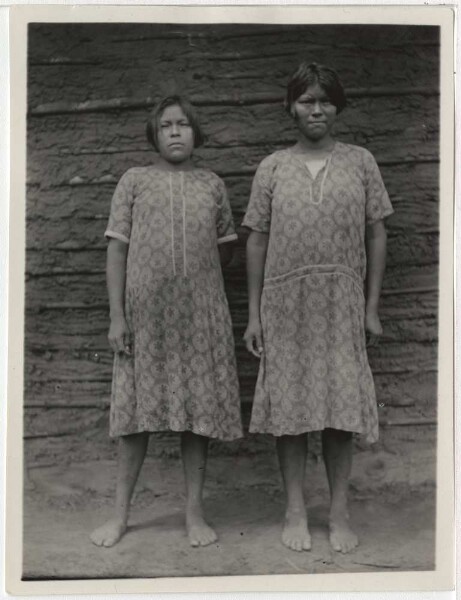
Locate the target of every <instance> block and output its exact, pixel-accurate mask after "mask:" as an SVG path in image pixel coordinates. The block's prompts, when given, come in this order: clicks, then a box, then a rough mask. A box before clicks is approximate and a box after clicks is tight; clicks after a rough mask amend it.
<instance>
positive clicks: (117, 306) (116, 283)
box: [106, 238, 131, 354]
mask: <svg viewBox="0 0 461 600" xmlns="http://www.w3.org/2000/svg"><path fill="white" fill-rule="evenodd" d="M127 255H128V244H125V243H124V242H122V241H120V240H118V239H115V238H111V239H110V240H109V245H108V247H107V264H106V276H107V291H108V294H109V306H110V327H109V335H108V339H109V344H110V346H111V348H112V350H113V351H114V352H125V353H126V354H130V352H131V349H130V348H129V346H130V344H131V339H130V331H129V329H128V325H127V322H126V319H125V309H124V304H125V299H124V298H125V278H126V260H127Z"/></svg>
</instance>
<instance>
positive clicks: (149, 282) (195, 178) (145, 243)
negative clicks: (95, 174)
mask: <svg viewBox="0 0 461 600" xmlns="http://www.w3.org/2000/svg"><path fill="white" fill-rule="evenodd" d="M105 235H106V237H107V238H111V237H112V238H116V239H119V240H121V241H123V242H125V243H127V244H128V245H129V248H128V256H127V271H126V284H125V316H126V319H127V323H128V326H129V328H130V330H131V331H132V334H133V351H132V355H131V356H127V355H125V354H116V355H115V358H114V368H113V379H112V400H111V413H110V434H111V436H122V435H128V434H132V433H139V432H143V431H147V432H154V431H166V430H170V431H193V432H194V433H197V434H200V435H204V436H207V437H210V438H217V439H221V440H232V439H236V438H239V437H241V435H242V426H241V416H240V398H239V387H238V380H237V371H236V361H235V351H234V340H233V333H232V324H231V319H230V314H229V307H228V303H227V298H226V295H225V291H224V284H223V277H222V272H221V265H220V260H219V251H218V244H220V243H224V242H227V241H231V240H234V239H236V237H237V236H236V233H235V229H234V225H233V221H232V213H231V209H230V206H229V202H228V199H227V196H226V189H225V186H224V183H223V181H222V180H221V179H220V178H219V177H218V176H217V175H215V174H214V173H212V172H211V171H207V170H204V169H197V170H191V171H175V172H169V171H166V170H165V169H163V168H161V167H159V166H156V165H153V166H148V167H139V168H133V169H130V170H129V171H127V172H126V173H125V175H123V177H122V178H121V180H120V182H119V184H118V185H117V188H116V190H115V193H114V196H113V199H112V204H111V211H110V217H109V222H108V225H107V230H106V232H105Z"/></svg>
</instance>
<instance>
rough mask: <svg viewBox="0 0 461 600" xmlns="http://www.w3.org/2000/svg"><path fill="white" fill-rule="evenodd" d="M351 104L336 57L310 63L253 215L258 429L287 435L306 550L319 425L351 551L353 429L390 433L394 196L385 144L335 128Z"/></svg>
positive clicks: (261, 172) (294, 516) (286, 538)
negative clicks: (388, 327)
mask: <svg viewBox="0 0 461 600" xmlns="http://www.w3.org/2000/svg"><path fill="white" fill-rule="evenodd" d="M345 106H346V98H345V94H344V90H343V87H342V85H341V83H340V81H339V79H338V76H337V74H336V73H335V72H334V71H333V70H332V69H330V68H328V67H325V66H322V65H318V64H315V63H313V64H309V65H308V64H306V63H303V64H301V65H300V67H299V68H298V70H297V71H296V72H295V73H294V75H293V77H292V78H291V80H290V82H289V83H288V89H287V99H286V109H287V112H288V113H289V115H290V116H291V117H292V118H293V119H294V121H295V123H296V124H297V126H298V129H299V141H298V142H297V143H296V144H295V145H294V146H293V147H292V148H289V149H286V150H281V151H277V152H274V153H273V154H271V155H270V156H268V157H267V158H265V159H264V160H263V161H262V162H261V164H260V165H259V167H258V169H257V172H256V175H255V178H254V182H253V186H252V192H251V198H250V202H249V205H248V209H247V213H246V215H245V219H244V222H243V224H244V225H245V226H246V227H248V228H249V229H251V233H250V235H249V238H248V243H247V268H248V287H249V322H248V327H247V330H246V332H245V336H244V339H245V342H246V345H247V348H248V350H249V351H250V352H252V353H253V354H254V355H256V356H258V357H260V359H261V362H260V369H259V376H258V381H257V386H256V392H255V400H254V405H253V410H252V418H251V424H250V431H251V432H261V433H271V434H272V435H274V436H277V451H278V455H279V461H280V467H281V472H282V476H283V480H284V484H285V491H286V495H287V505H286V514H285V523H284V527H283V533H282V541H283V543H284V544H285V545H286V546H288V547H289V548H291V549H293V550H297V551H302V550H309V549H310V547H311V539H310V535H309V530H308V522H307V514H306V510H305V506H304V499H303V477H304V469H305V462H306V453H307V433H308V432H309V431H316V430H317V431H318V430H321V431H322V446H323V456H324V460H325V465H326V471H327V477H328V483H329V488H330V496H331V504H330V515H329V527H330V542H331V545H332V547H333V548H334V550H336V551H341V552H348V551H350V550H352V549H353V548H354V547H355V546H356V545H357V544H358V539H357V536H356V535H355V533H354V532H353V530H352V529H351V527H350V524H349V517H348V510H347V488H348V480H349V476H350V471H351V461H352V434H353V433H359V434H363V435H364V436H365V437H366V439H367V440H368V441H370V442H374V441H376V440H377V437H378V416H377V407H376V398H375V391H374V385H373V379H372V375H371V371H370V367H369V365H368V359H367V353H366V341H365V332H367V333H368V334H369V336H370V343H376V340H377V339H378V338H379V336H380V335H381V334H382V327H381V324H380V320H379V316H378V301H379V296H380V291H381V283H382V279H383V274H384V268H385V255H386V230H385V227H384V221H383V219H384V218H385V217H387V216H388V215H390V214H391V213H392V206H391V204H390V201H389V197H388V195H387V193H386V190H385V188H384V184H383V181H382V178H381V175H380V173H379V170H378V167H377V165H376V162H375V160H374V158H373V156H372V155H371V154H370V153H369V152H368V151H367V150H365V149H363V148H360V147H358V146H353V145H350V144H344V143H341V142H338V141H335V139H334V137H333V126H334V123H335V120H336V118H337V116H338V114H339V113H341V111H342V110H343V109H344V108H345ZM364 288H365V293H364Z"/></svg>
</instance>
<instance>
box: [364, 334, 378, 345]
mask: <svg viewBox="0 0 461 600" xmlns="http://www.w3.org/2000/svg"><path fill="white" fill-rule="evenodd" d="M380 338H381V335H378V334H376V333H367V339H366V346H367V348H374V347H376V346H377V345H378V344H379V340H380Z"/></svg>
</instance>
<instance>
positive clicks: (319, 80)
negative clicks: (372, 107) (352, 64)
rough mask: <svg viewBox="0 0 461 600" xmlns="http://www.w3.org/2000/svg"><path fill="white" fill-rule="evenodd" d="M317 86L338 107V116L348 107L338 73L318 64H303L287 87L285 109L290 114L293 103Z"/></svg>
mask: <svg viewBox="0 0 461 600" xmlns="http://www.w3.org/2000/svg"><path fill="white" fill-rule="evenodd" d="M315 84H318V85H319V86H320V87H321V88H323V89H324V90H325V93H326V94H327V96H328V99H329V100H330V102H331V103H332V104H334V106H336V111H337V113H338V114H339V113H340V112H341V111H342V110H343V109H344V108H345V107H346V104H347V100H346V95H345V93H344V88H343V86H342V84H341V82H340V80H339V77H338V75H337V73H336V71H334V70H333V69H330V68H329V67H325V66H324V65H319V64H317V63H310V64H307V63H306V62H303V63H301V64H300V65H299V67H298V68H297V70H296V71H295V72H294V73H293V75H292V77H291V79H290V81H289V82H288V85H287V97H286V100H285V109H286V111H287V112H288V113H289V114H291V105H292V104H293V102H296V100H297V99H298V98H299V97H300V96H302V95H303V94H304V92H305V91H306V90H307V88H308V87H309V86H311V85H315Z"/></svg>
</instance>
